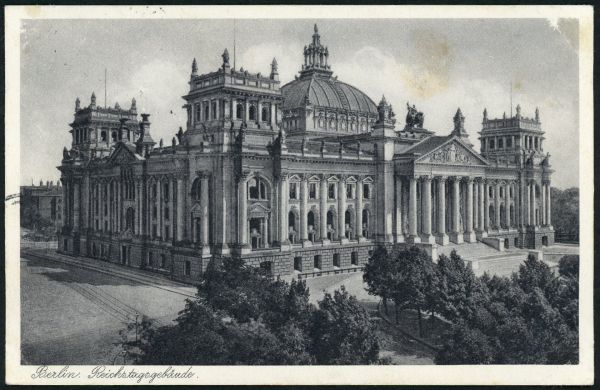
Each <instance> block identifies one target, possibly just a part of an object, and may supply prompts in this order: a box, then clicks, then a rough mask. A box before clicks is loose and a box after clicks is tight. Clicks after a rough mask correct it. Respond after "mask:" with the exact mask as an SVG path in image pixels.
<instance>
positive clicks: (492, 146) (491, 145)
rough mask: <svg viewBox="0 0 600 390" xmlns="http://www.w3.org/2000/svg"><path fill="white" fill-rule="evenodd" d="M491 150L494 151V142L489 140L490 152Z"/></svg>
mask: <svg viewBox="0 0 600 390" xmlns="http://www.w3.org/2000/svg"><path fill="white" fill-rule="evenodd" d="M493 149H494V140H493V139H491V140H490V150H493Z"/></svg>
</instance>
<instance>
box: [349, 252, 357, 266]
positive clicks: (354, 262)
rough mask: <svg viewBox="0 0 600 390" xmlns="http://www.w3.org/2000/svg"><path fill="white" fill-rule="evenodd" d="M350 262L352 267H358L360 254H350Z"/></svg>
mask: <svg viewBox="0 0 600 390" xmlns="http://www.w3.org/2000/svg"><path fill="white" fill-rule="evenodd" d="M350 262H351V263H352V265H358V252H352V253H350Z"/></svg>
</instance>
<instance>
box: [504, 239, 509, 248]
mask: <svg viewBox="0 0 600 390" xmlns="http://www.w3.org/2000/svg"><path fill="white" fill-rule="evenodd" d="M504 249H508V238H505V239H504Z"/></svg>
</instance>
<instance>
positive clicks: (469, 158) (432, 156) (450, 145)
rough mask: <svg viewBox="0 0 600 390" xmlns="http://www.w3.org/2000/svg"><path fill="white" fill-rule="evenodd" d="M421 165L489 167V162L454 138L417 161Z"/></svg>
mask: <svg viewBox="0 0 600 390" xmlns="http://www.w3.org/2000/svg"><path fill="white" fill-rule="evenodd" d="M415 162H416V163H419V164H446V165H488V162H487V161H486V160H485V159H484V158H483V157H481V156H480V155H479V154H478V153H476V152H475V151H474V150H473V149H472V148H471V147H469V146H468V145H467V144H465V143H464V142H463V141H462V140H461V139H460V138H458V137H453V138H450V139H449V140H448V141H447V142H444V143H443V144H441V145H440V146H438V147H436V148H434V149H432V150H430V151H428V152H427V153H425V154H423V155H422V156H420V157H419V158H417V159H416V160H415Z"/></svg>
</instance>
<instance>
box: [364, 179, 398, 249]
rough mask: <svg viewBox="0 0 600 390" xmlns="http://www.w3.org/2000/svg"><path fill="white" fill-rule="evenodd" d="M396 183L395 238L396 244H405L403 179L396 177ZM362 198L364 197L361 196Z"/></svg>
mask: <svg viewBox="0 0 600 390" xmlns="http://www.w3.org/2000/svg"><path fill="white" fill-rule="evenodd" d="M394 183H395V185H396V191H395V201H394V207H395V210H396V212H395V214H394V217H395V221H394V222H395V223H394V227H395V238H396V240H395V241H396V243H402V242H404V231H403V229H402V177H401V176H396V177H395V180H394ZM361 198H362V196H361Z"/></svg>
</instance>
